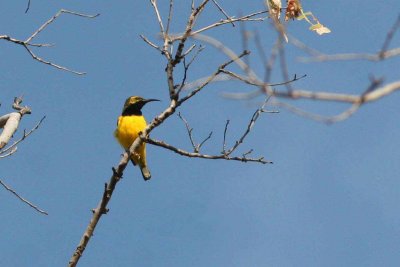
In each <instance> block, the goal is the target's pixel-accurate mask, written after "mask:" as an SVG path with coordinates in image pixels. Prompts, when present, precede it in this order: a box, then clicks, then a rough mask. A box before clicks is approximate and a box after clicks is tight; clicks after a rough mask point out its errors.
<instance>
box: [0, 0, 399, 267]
mask: <svg viewBox="0 0 400 267" xmlns="http://www.w3.org/2000/svg"><path fill="white" fill-rule="evenodd" d="M160 2H163V1H160ZM165 2H167V1H165ZM232 2H234V3H232ZM249 2H250V3H248V4H243V3H242V4H239V3H236V1H224V0H220V1H219V3H220V4H221V5H222V6H223V7H224V8H225V10H226V11H227V12H228V13H229V14H235V15H239V14H246V13H249V12H252V11H257V10H260V9H262V8H263V3H262V1H249ZM303 6H304V9H305V10H307V11H308V10H310V11H312V12H313V13H314V14H315V15H316V16H317V17H318V18H319V19H320V20H321V22H322V23H324V24H325V25H326V26H328V27H329V28H330V29H331V30H332V33H331V34H329V35H325V36H322V37H321V36H317V35H316V34H314V33H312V32H310V31H308V30H307V28H308V26H307V25H306V24H305V23H303V22H293V23H290V25H289V28H288V31H289V32H290V33H291V34H293V35H294V36H296V37H297V38H299V39H301V40H302V41H303V42H305V43H306V44H308V45H309V46H311V47H313V48H316V49H318V50H320V51H323V52H326V53H343V52H370V53H373V52H376V51H378V50H379V49H380V47H381V45H382V42H383V40H384V38H385V35H386V33H387V31H388V30H389V29H390V27H391V26H392V24H393V23H394V21H395V19H396V17H397V16H398V11H399V10H400V8H399V7H400V4H399V2H398V0H388V1H384V2H382V3H380V4H379V5H377V4H376V1H372V0H367V1H361V0H356V1H353V2H351V5H349V3H348V1H323V2H321V1H318V2H317V1H303ZM25 8H26V1H2V2H1V3H0V12H1V16H0V25H1V26H0V34H8V35H10V36H13V37H14V38H19V39H24V38H26V37H28V36H29V35H30V34H31V33H32V32H33V31H34V30H36V29H37V27H38V26H39V25H41V24H42V23H43V22H44V21H46V20H47V19H48V18H50V17H51V16H52V15H54V14H55V13H56V12H57V11H58V10H59V9H61V8H65V9H69V10H74V11H77V12H82V13H88V14H96V13H100V14H101V15H100V16H99V17H98V18H96V19H93V20H89V19H84V18H79V17H73V16H67V15H65V16H62V17H60V18H59V20H57V21H56V22H55V23H54V24H52V25H50V26H49V27H48V29H46V31H44V32H43V33H41V34H40V36H39V37H38V38H37V42H45V43H54V44H56V46H55V47H52V48H42V49H35V52H36V53H37V54H38V55H40V56H41V57H43V58H45V59H48V60H51V61H53V62H55V63H58V64H61V65H64V66H67V67H69V68H72V69H75V70H78V71H86V72H87V73H88V74H87V75H85V76H77V75H73V74H70V73H67V72H62V71H59V70H55V69H54V68H51V67H49V66H46V65H43V64H39V63H38V62H35V61H33V60H32V59H31V58H30V57H29V55H28V54H27V53H26V52H25V50H24V49H23V48H22V47H19V46H16V45H14V44H10V43H7V42H5V41H1V42H0V58H1V60H0V69H1V72H0V79H1V85H0V88H1V99H0V102H1V107H0V114H5V113H7V112H10V111H11V108H10V105H11V103H12V100H13V98H14V96H19V95H22V94H23V95H24V99H25V102H24V103H25V104H27V105H29V106H31V108H32V110H33V114H32V115H30V116H26V117H24V118H23V121H22V123H21V126H20V130H19V131H18V132H17V134H16V137H18V136H20V135H21V134H22V130H23V129H30V128H31V127H33V126H34V125H35V124H36V123H37V121H39V120H40V118H41V117H42V116H44V115H46V120H45V121H44V123H43V124H42V126H41V127H40V128H39V129H38V130H37V131H36V132H35V133H34V134H33V135H31V136H30V137H29V138H28V139H27V140H26V141H24V142H23V143H22V144H21V145H20V146H19V149H18V152H17V153H16V154H15V155H14V156H12V157H9V158H6V159H2V160H1V161H0V166H1V167H0V168H1V170H2V172H1V175H0V179H1V180H2V181H3V182H5V183H6V184H8V185H10V186H12V187H13V188H14V189H15V190H16V191H17V192H19V193H20V194H21V195H22V196H24V197H26V198H27V199H29V200H30V201H32V202H33V203H35V204H37V205H39V206H40V207H41V208H42V209H45V210H46V211H47V212H48V213H49V215H48V216H43V215H40V214H38V213H36V212H35V211H34V210H32V209H30V208H29V207H27V206H26V205H25V204H23V203H21V202H20V201H18V200H17V199H16V198H15V197H14V196H12V195H11V194H10V193H9V192H7V191H6V190H3V189H0V199H1V204H0V207H1V211H2V219H1V221H0V236H1V242H0V248H1V249H0V251H1V257H0V265H1V266H65V265H66V264H67V262H68V260H69V258H70V256H71V254H72V252H73V250H74V249H75V247H76V245H77V244H78V241H79V240H80V238H81V235H82V233H83V231H84V229H85V228H86V226H87V223H88V222H89V220H90V217H91V212H90V210H91V209H92V208H94V207H96V205H97V203H98V201H99V200H100V197H101V196H102V192H103V186H104V183H105V182H106V181H108V179H109V177H110V175H111V173H112V172H111V167H112V166H115V165H116V164H117V163H118V162H119V159H120V154H121V152H122V150H121V148H120V147H119V145H118V144H117V142H116V141H115V140H114V137H113V135H112V132H113V130H114V128H115V125H116V118H117V117H118V115H119V113H120V111H121V108H122V105H123V102H124V100H125V99H126V97H128V96H130V95H141V96H143V97H147V98H158V99H161V100H162V102H154V103H151V104H148V105H147V106H146V107H145V108H144V114H145V116H146V118H148V120H150V119H151V118H153V117H154V116H155V115H157V114H158V113H160V112H161V111H162V110H163V109H164V108H165V107H166V106H167V105H168V91H167V84H166V76H165V72H164V68H165V61H164V59H163V58H162V56H161V55H160V54H159V53H158V52H157V51H156V50H154V49H152V48H151V47H149V46H148V45H146V44H145V43H144V42H143V41H142V40H141V39H140V38H139V34H144V35H145V36H147V37H148V38H150V39H151V40H153V41H154V42H159V40H158V39H157V32H158V25H157V23H156V20H155V18H154V13H153V10H152V8H151V5H150V2H149V1H119V2H118V3H115V2H112V3H111V2H109V1H84V3H83V2H82V1H56V2H54V1H32V3H31V9H30V11H29V12H28V14H24V11H25ZM189 10H190V4H189V1H176V10H175V16H174V18H175V19H176V20H175V21H174V23H173V25H172V26H173V28H172V29H173V31H174V32H180V31H182V29H183V27H184V24H183V23H184V22H185V21H186V17H187V15H188V11H189ZM166 11H167V5H165V6H164V5H163V4H161V13H162V16H163V17H165V16H166ZM220 18H221V14H220V13H219V12H218V11H217V10H216V9H214V7H213V6H212V5H210V6H209V7H208V9H207V10H205V12H204V14H203V17H202V18H201V19H200V20H199V21H198V23H199V25H203V26H205V25H207V24H208V23H207V22H210V21H217V20H219V19H220ZM246 27H247V29H248V30H257V31H259V32H260V35H261V36H262V43H263V45H264V46H265V49H266V50H267V51H268V49H270V48H271V47H272V44H273V42H274V41H275V38H276V33H275V32H273V30H272V29H271V27H270V25H269V24H268V23H263V24H261V23H260V24H257V23H249V24H247V26H246ZM208 34H209V35H210V36H213V37H215V38H218V39H219V40H221V41H224V42H226V43H228V45H229V46H230V47H231V48H232V49H233V50H234V51H236V52H240V51H241V49H242V47H241V36H240V29H239V27H235V28H232V27H231V26H229V25H227V26H225V27H221V28H218V29H215V30H212V31H210V32H209V33H208ZM399 36H400V35H399V34H398V33H397V35H396V36H395V38H394V39H393V42H392V46H391V47H396V46H399V43H400V37H399ZM254 48H255V47H254V45H252V46H251V47H250V49H251V50H253V53H252V55H251V62H252V66H253V67H254V69H255V70H256V71H257V73H258V74H259V75H260V76H262V74H263V70H262V64H261V62H260V60H259V58H258V54H257V51H256V50H255V49H254ZM286 49H287V50H286V51H287V55H288V66H289V71H290V73H291V74H292V75H293V74H295V73H296V74H297V75H302V74H307V78H305V79H302V80H300V81H298V82H297V83H296V84H295V86H296V87H298V88H302V89H308V90H315V91H331V92H341V93H349V94H357V93H362V92H363V90H365V89H366V88H367V86H368V85H369V80H368V76H369V75H374V76H376V77H384V78H385V82H387V83H390V82H394V81H396V80H398V79H399V68H398V65H399V60H398V59H397V58H393V59H389V60H387V61H384V62H379V63H376V62H375V63H373V62H366V61H353V62H329V63H312V64H304V63H300V62H298V61H297V58H298V57H300V56H305V54H304V53H303V52H302V51H299V50H298V49H296V48H295V47H293V46H292V45H288V46H287V48H286ZM225 61H226V57H225V56H224V55H221V54H220V53H219V52H218V51H216V50H215V49H214V48H212V47H211V46H209V45H206V49H205V50H204V52H203V53H202V55H201V56H200V57H199V60H198V61H196V62H195V63H194V65H193V71H192V72H191V73H189V77H188V78H189V79H190V80H195V79H197V78H200V77H202V76H204V75H206V74H208V73H210V72H213V71H214V70H215V69H216V68H217V66H218V65H220V64H221V63H223V62H225ZM282 79H283V78H282V77H281V74H280V72H279V71H278V70H276V71H274V73H273V77H272V80H273V81H276V82H280V81H282ZM248 90H251V88H249V87H246V86H243V85H241V84H239V83H234V82H228V83H218V84H215V85H212V86H210V87H208V88H206V89H205V90H204V92H202V93H201V94H200V95H199V96H198V97H196V98H194V99H192V101H190V102H188V103H187V105H185V106H183V107H182V108H181V109H180V111H181V112H182V115H183V116H184V117H185V118H186V119H187V120H188V121H189V123H190V124H191V126H192V127H193V128H194V135H195V138H197V140H201V139H202V138H204V137H206V136H207V135H208V133H209V132H210V131H213V132H214V134H213V138H212V140H211V141H209V142H208V143H207V144H206V145H204V147H203V149H204V150H203V152H204V153H210V154H211V153H218V152H219V151H220V148H221V146H222V136H223V129H224V125H225V121H226V119H230V121H231V123H230V131H229V133H228V141H229V142H230V143H231V144H232V143H233V142H234V141H235V140H236V138H237V137H239V136H240V134H241V133H242V132H243V131H244V129H245V127H246V125H247V123H248V121H249V119H250V117H251V115H252V113H253V112H254V110H255V109H256V108H257V105H258V104H259V103H260V101H262V98H261V97H260V98H257V99H253V100H251V101H233V100H228V99H225V98H223V97H221V93H223V92H231V91H234V92H247V91H248ZM399 97H400V96H399V95H398V94H393V95H390V96H389V97H385V98H383V99H381V100H380V101H378V102H374V103H371V104H367V105H365V106H363V107H362V108H361V110H359V111H358V112H357V113H356V114H355V115H354V116H352V117H351V118H350V119H349V120H346V121H344V122H341V123H337V124H334V125H330V126H327V125H324V124H321V123H317V122H315V121H311V120H308V119H305V118H302V117H299V116H297V115H294V114H292V113H290V112H288V111H287V110H285V109H280V108H279V109H278V110H279V111H280V113H279V114H264V115H263V116H262V117H261V118H260V120H259V121H258V123H257V124H256V126H255V127H254V129H253V131H252V132H251V134H250V135H249V137H248V139H247V141H246V143H245V144H244V145H243V147H242V148H241V150H240V151H239V152H245V151H247V150H248V149H250V148H254V152H253V153H254V155H255V156H256V155H262V156H265V157H266V159H268V160H272V161H273V162H274V164H273V165H258V164H251V163H247V164H242V163H238V162H225V161H209V160H202V159H188V158H183V157H181V156H178V155H176V154H173V153H171V152H169V151H166V150H163V149H160V148H158V147H152V146H148V162H149V166H150V169H151V171H152V180H151V181H150V182H147V183H145V182H143V180H142V178H141V176H140V172H139V170H138V169H137V168H133V167H132V166H128V168H127V170H126V172H125V175H124V179H123V180H122V181H121V182H120V183H119V184H118V186H117V189H116V191H115V193H114V196H113V198H112V200H111V202H110V204H109V208H110V212H109V213H108V214H107V215H106V216H104V217H103V218H102V220H101V221H100V223H99V225H98V227H97V229H96V231H95V235H94V237H93V238H92V240H91V242H90V243H89V245H88V247H87V249H86V251H85V253H84V256H83V258H82V259H81V261H80V265H79V266H397V265H398V262H400V253H399V252H398V248H399V246H400V227H399V225H400V213H399V212H398V203H399V201H400V194H399V193H400V179H399V177H400V167H399V164H398V163H397V160H398V159H399V156H400V152H399V149H398V147H399V146H400V142H399V138H398V137H399V136H400V128H399V123H398V118H399V115H400V112H399V108H398V102H399V100H400V98H399ZM290 103H292V104H296V105H298V106H300V107H303V108H305V109H306V110H309V111H315V112H319V113H321V114H325V115H329V114H335V112H339V111H340V110H341V109H343V108H345V107H346V106H345V105H342V104H331V103H330V104H329V103H322V104H321V103H315V102H311V101H298V102H290ZM270 108H271V109H277V108H273V107H270ZM152 136H153V137H155V138H157V139H163V140H165V141H166V142H168V143H171V144H174V145H176V146H178V147H181V148H185V149H187V150H190V148H191V147H190V142H189V140H188V138H187V134H186V130H185V127H184V125H183V124H182V122H181V121H180V120H179V118H178V117H177V116H173V117H172V118H170V119H169V120H168V121H167V122H166V123H165V124H163V125H162V127H160V128H157V129H155V130H154V131H153V132H152Z"/></svg>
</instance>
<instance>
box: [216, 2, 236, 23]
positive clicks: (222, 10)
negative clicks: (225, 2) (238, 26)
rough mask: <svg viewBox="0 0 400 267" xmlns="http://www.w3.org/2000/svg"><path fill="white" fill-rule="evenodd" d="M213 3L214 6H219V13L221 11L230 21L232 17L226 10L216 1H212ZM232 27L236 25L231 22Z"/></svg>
mask: <svg viewBox="0 0 400 267" xmlns="http://www.w3.org/2000/svg"><path fill="white" fill-rule="evenodd" d="M212 2H213V3H214V5H216V6H217V8H218V9H219V11H221V13H222V14H224V16H225V17H226V19H227V20H230V18H231V17H230V16H229V15H228V14H227V13H226V12H225V11H224V9H223V8H222V7H221V6H220V5H219V4H218V3H217V1H216V0H212ZM231 24H232V26H233V27H235V23H233V22H231Z"/></svg>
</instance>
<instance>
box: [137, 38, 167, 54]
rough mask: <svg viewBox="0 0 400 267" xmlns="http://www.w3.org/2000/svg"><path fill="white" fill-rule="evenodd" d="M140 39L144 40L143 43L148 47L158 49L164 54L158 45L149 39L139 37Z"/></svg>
mask: <svg viewBox="0 0 400 267" xmlns="http://www.w3.org/2000/svg"><path fill="white" fill-rule="evenodd" d="M139 36H140V38H142V39H143V41H145V42H146V43H147V44H148V45H150V46H151V47H153V48H155V49H157V50H158V51H160V52H161V53H162V52H163V50H162V49H161V48H160V47H159V46H158V45H156V44H154V43H152V42H151V41H150V40H149V39H147V38H146V37H145V36H144V35H142V34H141V35H139Z"/></svg>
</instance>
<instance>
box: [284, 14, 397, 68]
mask: <svg viewBox="0 0 400 267" xmlns="http://www.w3.org/2000/svg"><path fill="white" fill-rule="evenodd" d="M399 28H400V15H398V17H397V19H396V21H395V23H394V24H393V26H392V28H391V29H390V30H389V32H388V33H387V35H386V38H385V40H384V42H383V45H382V47H381V49H380V51H379V52H377V53H375V54H371V53H342V54H333V55H328V54H324V53H322V52H320V51H318V50H316V49H312V48H309V47H308V46H306V45H305V44H304V43H302V42H300V41H299V40H297V39H294V40H291V41H293V42H292V43H293V44H294V45H295V46H297V47H298V48H300V49H302V50H304V51H305V52H306V53H308V54H309V55H310V56H312V57H311V58H300V61H302V62H323V61H342V60H369V61H382V60H385V59H388V58H391V57H396V56H399V55H400V47H397V48H393V49H388V48H389V45H390V43H391V41H392V40H393V37H394V34H395V32H396V31H398V29H399Z"/></svg>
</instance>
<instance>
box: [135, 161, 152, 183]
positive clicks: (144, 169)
mask: <svg viewBox="0 0 400 267" xmlns="http://www.w3.org/2000/svg"><path fill="white" fill-rule="evenodd" d="M131 162H132V164H133V165H135V166H136V162H135V161H134V160H133V159H132V158H131ZM139 168H140V171H141V172H142V176H143V179H144V180H145V181H147V180H150V178H151V173H150V171H149V169H148V168H147V166H146V165H144V164H140V163H139Z"/></svg>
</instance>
